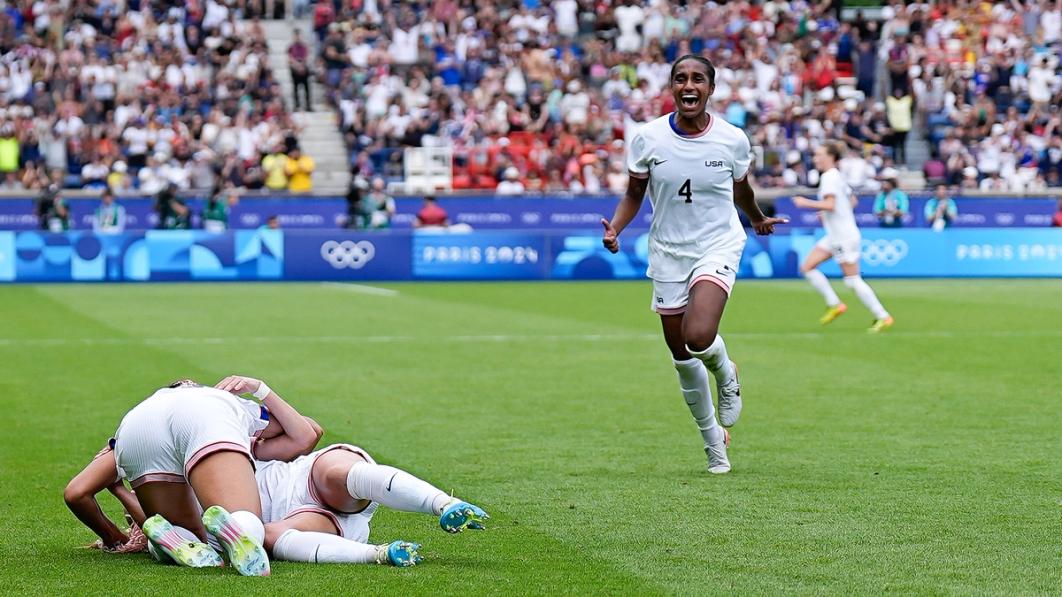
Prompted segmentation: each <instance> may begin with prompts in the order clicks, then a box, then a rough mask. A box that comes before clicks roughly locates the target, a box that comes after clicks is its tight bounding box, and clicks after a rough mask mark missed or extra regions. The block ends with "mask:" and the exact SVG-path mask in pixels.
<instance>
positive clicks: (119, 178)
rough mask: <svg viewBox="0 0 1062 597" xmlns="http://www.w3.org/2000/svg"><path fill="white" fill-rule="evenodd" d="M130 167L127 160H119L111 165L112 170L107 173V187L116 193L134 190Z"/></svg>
mask: <svg viewBox="0 0 1062 597" xmlns="http://www.w3.org/2000/svg"><path fill="white" fill-rule="evenodd" d="M128 170H129V168H128V166H126V164H125V162H123V161H122V160H118V161H116V162H114V165H112V166H111V172H110V173H109V174H108V175H107V188H108V189H110V191H111V192H112V193H114V194H116V195H117V194H124V193H129V192H132V190H133V179H132V177H130V176H129V172H128Z"/></svg>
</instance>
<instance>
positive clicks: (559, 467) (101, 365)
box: [0, 280, 1062, 595]
mask: <svg viewBox="0 0 1062 597" xmlns="http://www.w3.org/2000/svg"><path fill="white" fill-rule="evenodd" d="M873 285H874V287H875V288H876V289H877V290H878V293H879V295H880V296H881V298H882V300H883V302H884V303H885V305H886V306H887V307H889V309H890V310H891V311H892V313H893V314H894V315H895V317H896V320H897V325H896V327H894V328H893V329H892V330H890V331H889V332H887V333H886V334H884V335H881V336H868V335H867V334H866V333H865V332H864V330H865V328H866V327H867V325H869V323H870V316H869V314H868V313H866V311H865V310H864V309H863V308H862V307H861V306H860V305H859V303H858V301H856V300H855V299H854V297H850V296H849V293H848V292H847V289H845V288H844V287H843V286H841V285H840V284H838V285H837V288H838V291H839V292H840V293H841V296H842V298H845V299H846V300H848V303H849V305H850V310H849V312H848V314H846V315H845V316H843V317H842V318H841V319H839V320H838V321H837V322H836V323H834V324H832V325H831V326H829V327H828V328H821V327H820V326H819V325H818V323H817V318H818V316H819V315H820V314H821V311H822V305H821V303H820V299H819V297H818V295H817V294H815V293H814V291H812V290H811V289H810V288H809V287H807V286H806V284H805V283H803V282H799V281H792V282H744V281H743V282H741V283H739V284H738V287H737V289H736V291H735V294H734V297H733V299H732V300H731V303H730V305H729V307H728V308H727V312H726V316H725V319H724V322H723V333H724V337H725V338H726V339H727V343H728V346H729V349H730V354H731V356H732V357H733V358H734V359H735V360H736V361H737V362H738V364H739V365H740V367H741V375H742V382H743V396H744V400H745V411H744V414H743V415H742V418H741V421H740V423H739V424H738V425H737V426H736V427H735V428H734V429H733V444H732V446H731V451H730V459H731V462H732V463H733V466H734V470H733V472H732V473H730V474H728V475H722V476H709V475H708V474H707V473H706V472H705V456H704V453H703V451H702V448H701V440H700V436H699V434H698V433H697V430H696V428H695V426H694V423H693V421H692V420H691V418H690V414H689V411H688V410H687V408H686V406H685V404H684V403H683V400H682V396H681V394H680V392H679V388H678V383H677V380H676V376H675V372H674V369H673V367H672V365H671V362H670V358H669V355H668V353H667V350H666V348H665V347H664V343H663V340H662V338H661V337H660V332H659V323H658V319H657V317H656V316H655V315H653V314H652V313H651V312H650V311H649V309H648V306H649V284H648V283H647V282H645V283H643V282H639V283H615V282H611V283H585V284H581V283H560V284H548V283H532V284H522V283H504V284H472V283H468V284H394V285H385V286H378V287H373V288H366V287H359V286H349V285H339V284H157V285H125V286H118V285H91V286H58V285H56V286H4V287H0V313H2V314H3V315H2V319H0V321H2V322H3V325H2V329H0V362H2V363H3V367H2V371H3V374H2V376H0V407H2V409H3V411H4V420H5V430H4V432H3V434H0V464H2V466H0V503H3V513H4V516H3V517H2V519H0V583H2V584H0V586H2V587H3V588H2V592H4V593H38V594H57V593H65V594H68V595H82V594H85V595H88V594H105V593H106V594H112V593H120V594H132V593H151V594H169V595H176V594H205V593H210V594H223V595H227V594H233V595H236V594H245V591H246V590H248V588H249V587H251V586H252V585H253V586H254V587H255V588H260V587H266V585H268V589H269V590H271V591H275V592H276V593H277V594H319V595H332V594H340V593H343V594H353V593H362V592H369V593H372V594H394V595H405V594H484V593H562V592H563V593H588V592H595V593H611V594H616V593H623V594H639V595H641V594H660V593H683V594H708V593H723V592H727V593H730V592H737V593H739V594H741V593H758V594H777V593H818V594H822V593H831V594H835V593H858V594H879V593H882V592H885V591H899V592H914V593H933V594H940V593H959V594H972V593H987V594H1000V593H1008V594H1034V593H1039V594H1042V593H1057V592H1058V591H1059V587H1062V565H1060V562H1062V543H1060V542H1059V537H1060V536H1062V523H1060V520H1062V416H1060V412H1062V408H1060V406H1062V399H1060V395H1059V390H1058V384H1059V377H1058V375H1059V372H1060V366H1059V363H1058V357H1059V354H1060V351H1059V346H1060V343H1062V301H1059V298H1058V297H1059V296H1062V281H1058V280H1052V281H1035V280H1027V281H985V280H970V281H936V280H929V281H873ZM381 289H383V290H381ZM229 373H242V374H246V375H252V376H259V377H262V378H264V379H266V380H267V381H268V382H269V384H270V385H271V386H272V387H273V388H274V389H275V390H277V391H278V392H279V393H280V394H281V395H283V396H284V397H285V398H287V399H288V400H289V401H290V402H292V403H293V404H294V405H295V406H296V407H297V408H299V409H300V410H301V411H302V412H303V413H305V414H308V415H310V416H313V417H314V418H316V419H317V420H318V421H320V422H321V423H322V424H323V425H324V427H325V428H326V435H325V438H324V440H323V442H325V443H334V442H351V443H355V444H358V445H360V446H363V447H364V448H365V449H367V450H368V451H369V452H370V453H371V454H373V455H374V456H375V458H376V459H377V460H379V461H380V462H383V463H387V464H392V465H395V466H399V467H402V468H405V469H406V470H409V471H410V472H413V473H414V474H418V475H420V476H422V477H424V478H425V479H428V480H430V481H432V482H433V483H435V484H436V485H438V486H439V487H441V488H443V489H446V490H451V489H452V490H453V491H454V492H455V493H456V494H457V495H459V496H461V497H464V498H466V499H469V500H470V501H473V502H475V503H476V504H479V505H481V506H483V507H484V508H485V509H486V510H487V511H489V512H490V513H491V515H492V519H491V521H490V523H491V524H490V528H489V530H488V531H486V532H481V533H476V532H472V531H468V532H465V533H463V534H461V535H456V536H450V535H447V534H445V533H443V532H442V531H441V530H440V529H439V528H438V523H437V521H436V520H435V519H432V518H430V517H426V516H422V515H413V514H403V513H397V512H394V511H388V510H385V509H381V510H380V511H379V512H378V513H377V514H376V517H375V518H374V519H373V533H372V537H371V539H372V540H374V541H375V542H377V543H379V542H385V541H390V540H393V539H398V538H402V539H406V540H411V541H418V542H421V543H423V544H424V548H423V553H424V554H425V556H426V561H425V562H424V563H423V565H421V566H417V567H415V568H412V569H405V570H399V569H394V568H389V567H376V566H335V565H332V566H325V565H308V564H290V563H285V562H274V564H273V575H272V577H271V578H268V579H247V578H241V577H239V576H237V575H236V574H235V573H234V572H233V571H231V570H228V569H211V570H190V569H179V568H176V567H166V566H160V565H157V564H154V563H153V562H152V561H151V560H150V559H149V558H148V556H147V555H143V554H141V555H134V556H113V555H106V554H101V553H99V552H96V551H89V550H85V549H82V548H81V547H80V546H81V545H83V544H86V543H89V542H90V540H91V539H93V536H92V535H91V532H90V531H88V530H87V529H85V528H83V527H82V526H81V525H80V523H78V522H77V521H76V520H75V519H74V517H73V516H72V515H71V514H70V512H69V511H68V510H67V509H66V507H65V505H64V504H63V501H62V497H61V495H62V490H63V487H64V485H65V483H66V482H67V481H68V480H69V479H70V477H71V476H72V475H74V474H75V473H76V472H77V471H78V470H80V468H81V467H82V466H83V465H84V464H85V463H86V462H88V460H89V459H91V457H92V456H93V454H95V453H96V451H97V450H98V449H99V448H100V447H101V446H102V445H103V443H104V441H105V440H106V439H107V438H108V437H110V434H111V433H113V431H114V429H115V427H116V426H117V424H118V421H119V420H120V419H121V417H122V415H123V414H124V413H125V412H126V411H127V410H128V409H129V408H130V407H132V406H133V405H134V404H136V403H137V402H138V401H140V400H141V399H142V398H143V397H145V396H147V395H148V394H150V393H151V392H152V391H153V390H154V389H155V388H157V387H159V386H161V385H164V384H166V383H168V382H170V381H172V380H174V379H177V378H182V377H193V378H196V379H199V380H201V381H204V382H210V383H213V382H215V381H217V380H218V379H220V378H221V377H223V376H225V375H227V374H229ZM106 504H107V508H108V509H109V510H108V511H110V512H112V513H113V512H117V503H116V502H114V501H113V500H109V499H107V500H106ZM141 589H142V590H141Z"/></svg>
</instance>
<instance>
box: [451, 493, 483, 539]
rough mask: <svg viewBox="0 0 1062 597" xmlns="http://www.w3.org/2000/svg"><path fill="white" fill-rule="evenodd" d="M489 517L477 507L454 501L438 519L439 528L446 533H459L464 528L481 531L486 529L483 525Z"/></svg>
mask: <svg viewBox="0 0 1062 597" xmlns="http://www.w3.org/2000/svg"><path fill="white" fill-rule="evenodd" d="M488 518H490V515H489V514H487V513H486V512H484V511H483V509H482V508H480V507H479V506H473V505H472V504H470V503H468V502H462V501H460V500H454V501H453V502H451V503H450V505H449V506H447V507H446V508H445V509H444V510H443V513H442V516H440V517H439V526H441V527H442V529H443V530H444V531H446V532H447V533H460V532H461V531H463V530H465V529H466V528H469V529H476V530H479V531H481V530H483V529H485V528H487V527H485V526H483V523H484V522H485V521H486V520H487V519H488Z"/></svg>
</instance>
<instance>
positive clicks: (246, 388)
mask: <svg viewBox="0 0 1062 597" xmlns="http://www.w3.org/2000/svg"><path fill="white" fill-rule="evenodd" d="M261 385H262V380H260V379H255V378H253V377H244V376H243V375H230V376H228V377H226V378H225V379H223V380H221V381H219V382H218V383H217V385H215V386H214V387H215V388H217V389H219V390H225V391H226V392H230V393H232V394H236V395H237V396H240V395H241V394H254V393H255V392H257V391H258V387H259V386H261Z"/></svg>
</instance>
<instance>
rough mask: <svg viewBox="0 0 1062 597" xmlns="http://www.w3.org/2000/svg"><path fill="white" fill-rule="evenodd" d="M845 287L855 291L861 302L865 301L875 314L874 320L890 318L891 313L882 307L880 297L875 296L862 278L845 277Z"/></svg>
mask: <svg viewBox="0 0 1062 597" xmlns="http://www.w3.org/2000/svg"><path fill="white" fill-rule="evenodd" d="M844 285H845V286H847V287H849V288H851V289H852V290H854V291H855V293H856V296H858V297H859V300H860V301H863V304H864V305H866V307H867V309H870V312H871V313H873V314H874V319H885V318H886V317H888V316H889V312H888V311H886V310H885V307H882V306H881V301H879V300H878V296H877V295H876V294H874V290H873V289H872V288H871V287H870V284H867V283H866V282H865V281H864V280H863V278H862V276H845V277H844Z"/></svg>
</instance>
